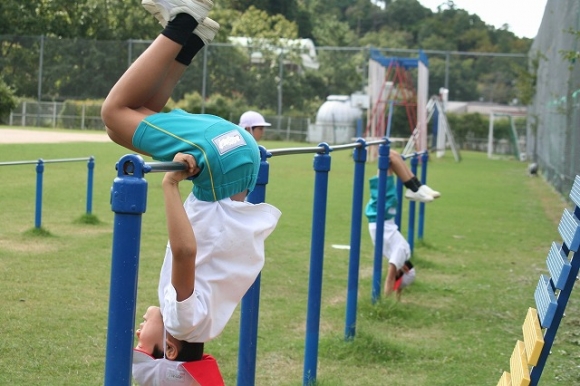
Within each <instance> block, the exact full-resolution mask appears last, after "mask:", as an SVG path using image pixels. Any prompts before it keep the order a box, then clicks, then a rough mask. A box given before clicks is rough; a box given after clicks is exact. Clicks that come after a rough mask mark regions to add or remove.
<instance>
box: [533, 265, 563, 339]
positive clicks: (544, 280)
mask: <svg viewBox="0 0 580 386" xmlns="http://www.w3.org/2000/svg"><path fill="white" fill-rule="evenodd" d="M534 299H535V300H536V309H537V311H538V316H539V317H540V324H541V326H542V328H550V326H551V325H552V320H553V319H554V314H555V313H556V309H557V308H558V302H557V301H556V295H554V289H553V288H552V283H551V282H550V278H549V277H547V276H545V275H540V280H539V281H538V286H537V287H536V291H535V292H534Z"/></svg>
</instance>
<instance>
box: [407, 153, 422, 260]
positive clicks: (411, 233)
mask: <svg viewBox="0 0 580 386" xmlns="http://www.w3.org/2000/svg"><path fill="white" fill-rule="evenodd" d="M418 164H419V159H418V158H417V156H416V155H415V156H413V157H412V158H411V172H413V174H414V175H417V165H418ZM415 204H416V203H415V201H410V202H409V225H408V226H407V241H408V242H409V246H410V247H411V253H413V248H414V246H415Z"/></svg>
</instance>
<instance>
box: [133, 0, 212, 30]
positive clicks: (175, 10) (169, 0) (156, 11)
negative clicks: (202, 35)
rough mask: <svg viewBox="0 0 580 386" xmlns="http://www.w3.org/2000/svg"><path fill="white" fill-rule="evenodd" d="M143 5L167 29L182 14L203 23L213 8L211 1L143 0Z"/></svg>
mask: <svg viewBox="0 0 580 386" xmlns="http://www.w3.org/2000/svg"><path fill="white" fill-rule="evenodd" d="M141 5H142V6H143V8H145V9H146V10H147V11H148V12H149V13H150V14H152V15H153V16H155V18H156V19H157V20H158V21H159V23H160V24H161V25H162V26H163V27H165V26H166V25H167V22H169V21H171V20H173V19H174V18H175V16H176V15H178V14H180V13H187V14H189V15H191V16H193V17H194V18H195V20H197V22H198V23H200V24H201V23H202V22H203V19H205V18H206V17H207V15H208V13H209V11H210V10H211V9H212V7H213V1H211V0H141Z"/></svg>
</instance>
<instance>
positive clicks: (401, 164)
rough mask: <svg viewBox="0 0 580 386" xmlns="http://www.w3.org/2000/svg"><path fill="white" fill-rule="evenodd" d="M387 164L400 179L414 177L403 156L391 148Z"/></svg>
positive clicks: (407, 179) (406, 179)
mask: <svg viewBox="0 0 580 386" xmlns="http://www.w3.org/2000/svg"><path fill="white" fill-rule="evenodd" d="M389 164H390V166H391V169H392V170H393V172H395V174H396V175H397V176H398V177H399V178H400V179H401V181H403V182H406V181H409V180H410V179H412V178H413V177H415V175H414V174H413V173H412V172H411V169H409V167H408V166H407V164H406V163H405V161H403V158H401V155H400V154H399V153H397V152H396V151H394V150H391V151H390V153H389Z"/></svg>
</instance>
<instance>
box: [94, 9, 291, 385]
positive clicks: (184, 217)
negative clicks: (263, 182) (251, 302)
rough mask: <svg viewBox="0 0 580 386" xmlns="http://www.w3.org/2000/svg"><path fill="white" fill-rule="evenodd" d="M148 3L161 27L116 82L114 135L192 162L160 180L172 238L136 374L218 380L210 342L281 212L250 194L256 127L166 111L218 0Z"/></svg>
mask: <svg viewBox="0 0 580 386" xmlns="http://www.w3.org/2000/svg"><path fill="white" fill-rule="evenodd" d="M143 6H144V7H145V8H146V9H147V10H148V11H149V12H151V13H152V14H153V15H154V16H155V17H156V18H157V19H158V20H159V21H160V23H161V25H163V26H164V29H163V31H162V32H161V34H160V35H159V36H158V37H157V38H156V39H155V40H154V41H153V43H152V44H151V45H150V46H149V47H148V48H147V49H146V50H145V52H144V53H143V54H142V55H141V56H139V58H138V59H137V60H136V61H135V62H134V63H133V64H132V65H131V66H130V67H129V69H127V71H126V72H125V73H124V74H123V76H121V78H120V79H119V81H118V82H117V83H116V84H115V85H114V86H113V88H112V89H111V91H110V93H109V95H108V96H107V98H106V100H105V102H104V104H103V107H102V111H101V115H102V118H103V121H104V123H105V126H106V128H107V133H108V135H109V137H110V138H111V139H112V140H113V141H115V142H116V143H118V144H120V145H122V146H124V147H126V148H128V149H130V150H132V151H136V152H138V153H141V154H144V155H150V156H151V157H152V158H153V159H155V160H159V161H177V162H183V163H184V164H186V165H187V170H186V171H183V172H170V173H167V174H166V175H165V177H164V179H163V183H162V186H163V193H164V198H165V209H166V216H167V228H168V233H169V243H168V246H167V252H166V255H165V260H164V263H163V266H162V269H161V274H160V280H159V287H158V292H159V302H160V307H149V308H148V309H147V312H146V313H145V315H144V321H143V323H142V324H141V328H140V329H139V330H138V331H137V337H138V344H137V346H136V348H135V350H134V358H133V377H134V378H135V379H136V380H137V382H138V383H139V384H140V385H197V384H201V385H202V386H205V385H211V386H214V385H219V384H221V383H219V382H222V381H221V376H220V375H219V369H217V364H216V363H215V360H213V359H212V358H211V357H209V356H204V355H203V344H204V343H205V342H207V341H209V340H211V339H213V338H215V337H216V336H217V335H219V334H220V333H221V332H222V330H223V329H224V327H225V325H226V323H227V322H228V321H229V319H230V318H231V315H232V314H233V312H234V310H235V308H236V306H237V305H238V304H239V302H240V301H241V299H242V297H243V295H244V294H245V293H246V291H247V290H248V288H249V287H250V286H251V285H252V284H253V283H254V281H255V279H256V277H257V276H258V274H259V273H260V271H261V269H262V267H263V265H264V241H265V239H266V238H267V237H268V236H269V235H270V233H271V232H272V231H273V230H274V228H275V227H276V224H277V222H278V219H279V217H280V211H279V210H278V209H276V208H274V207H273V206H271V205H268V204H257V205H254V204H250V203H247V202H245V201H244V199H245V197H246V195H247V194H248V193H249V192H250V191H251V190H253V189H254V187H255V184H256V179H257V174H258V169H259V164H260V156H259V150H258V145H257V143H256V141H255V140H254V139H253V137H252V136H251V134H249V133H248V132H246V131H245V130H244V129H242V128H240V127H239V126H238V125H235V124H233V123H231V122H229V121H227V120H225V119H222V118H220V117H217V116H214V115H208V114H190V113H187V112H185V111H183V110H173V111H171V112H169V113H161V110H162V108H163V107H164V106H165V104H166V103H167V101H168V99H169V97H170V95H171V93H172V91H173V88H174V87H175V85H176V84H177V82H178V81H179V79H180V77H181V75H182V74H183V73H184V71H185V69H186V68H187V66H188V65H189V64H190V63H191V61H192V59H193V57H194V56H195V55H196V54H197V52H199V51H200V50H201V49H202V48H203V47H204V46H205V45H207V44H209V43H210V42H211V41H212V40H213V38H214V37H215V35H216V33H217V31H218V29H219V25H218V24H217V23H216V22H215V21H213V20H211V19H210V18H208V17H207V15H208V13H209V11H210V9H211V8H212V6H213V3H212V2H211V1H210V0H144V1H143ZM185 178H190V179H191V180H192V181H193V188H192V192H191V193H190V194H189V196H188V197H187V199H186V201H185V203H184V204H182V203H181V197H180V195H179V189H178V185H179V182H180V181H182V180H183V179H185ZM195 369H197V371H196V370H195ZM194 374H195V375H194ZM212 374H213V375H212ZM208 376H209V377H210V378H208V379H206V377H208ZM194 379H195V380H194ZM216 379H219V381H216ZM179 382H182V383H179Z"/></svg>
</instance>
